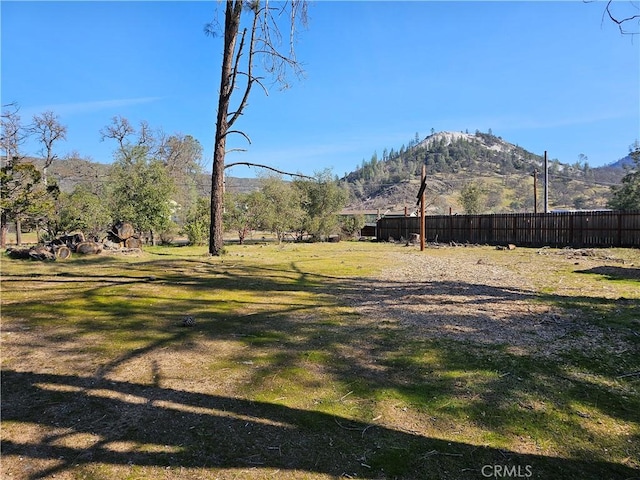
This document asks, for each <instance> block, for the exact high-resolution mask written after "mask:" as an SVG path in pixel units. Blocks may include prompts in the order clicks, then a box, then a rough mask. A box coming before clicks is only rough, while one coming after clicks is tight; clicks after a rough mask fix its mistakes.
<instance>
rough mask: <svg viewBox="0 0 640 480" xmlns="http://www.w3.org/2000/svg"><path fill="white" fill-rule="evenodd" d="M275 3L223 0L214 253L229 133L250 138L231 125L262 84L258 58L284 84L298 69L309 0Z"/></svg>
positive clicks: (218, 244)
mask: <svg viewBox="0 0 640 480" xmlns="http://www.w3.org/2000/svg"><path fill="white" fill-rule="evenodd" d="M274 4H275V2H272V3H270V2H269V0H252V1H244V0H228V1H226V2H224V5H225V14H224V35H223V36H224V41H223V54H222V68H221V75H220V92H219V96H218V112H217V118H216V134H215V144H214V154H213V168H212V174H211V212H210V213H211V223H210V235H209V253H210V254H212V255H220V254H221V253H222V248H223V246H224V240H223V229H224V227H223V211H224V169H225V156H226V153H227V151H226V148H227V147H226V145H227V136H228V135H229V134H230V133H239V134H240V135H242V136H243V137H245V138H246V139H247V141H249V137H248V136H247V135H246V134H245V133H243V132H241V131H239V130H233V129H232V127H233V125H234V124H235V123H236V121H237V120H238V119H239V118H240V116H241V115H242V113H243V111H244V109H245V107H246V105H247V100H248V98H249V94H250V93H251V89H252V87H253V86H254V85H256V84H258V85H260V86H262V88H263V89H264V85H263V84H262V83H261V80H262V79H263V77H261V76H259V74H258V73H257V72H256V61H257V60H258V58H261V59H262V61H263V63H262V67H263V68H262V70H263V72H264V73H265V74H267V75H270V76H272V77H274V78H275V80H276V81H277V82H279V83H281V85H283V86H286V73H287V72H288V71H289V70H290V69H293V70H294V71H295V72H300V65H299V63H298V62H297V60H296V58H295V53H294V49H293V45H294V41H293V40H294V37H295V32H296V26H297V24H298V22H299V21H302V22H305V21H306V1H303V0H289V1H288V2H278V3H277V4H276V5H275V6H274ZM243 13H246V14H247V17H248V18H249V22H248V24H247V26H246V27H245V28H242V29H241V20H242V18H243ZM283 13H285V14H287V15H286V18H287V23H288V27H289V29H288V31H289V42H288V46H289V49H288V52H283V51H282V50H281V48H280V44H281V43H282V35H281V28H280V26H279V25H280V24H279V22H278V21H279V19H281V18H283V17H285V15H283ZM215 27H216V24H215V22H212V23H210V24H208V25H207V26H206V27H205V32H206V33H209V34H214V35H215V34H216V28H215ZM241 84H242V86H241ZM236 91H237V92H238V95H239V97H238V98H239V100H238V103H237V106H236V107H235V108H234V109H233V110H231V97H232V95H233V94H234V92H236ZM265 91H266V90H265Z"/></svg>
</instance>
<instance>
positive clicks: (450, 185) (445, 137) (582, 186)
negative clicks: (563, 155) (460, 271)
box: [344, 131, 630, 214]
mask: <svg viewBox="0 0 640 480" xmlns="http://www.w3.org/2000/svg"><path fill="white" fill-rule="evenodd" d="M629 160H630V158H629ZM423 164H424V165H426V174H427V182H426V183H427V188H426V198H427V212H428V213H431V214H445V213H449V209H451V211H452V212H454V213H462V209H461V205H460V203H459V196H460V193H461V191H462V190H463V189H464V188H465V187H466V186H468V185H475V186H477V187H478V188H479V189H480V191H481V192H482V197H483V198H482V202H483V208H482V210H483V211H484V212H485V213H496V212H523V211H533V203H534V177H533V175H534V171H537V177H538V178H537V187H538V193H537V203H538V208H541V205H543V201H544V200H543V195H544V194H543V191H544V190H543V189H544V175H543V172H544V157H543V156H541V155H536V154H533V153H531V152H528V151H527V150H525V149H524V148H522V147H520V146H518V145H514V144H511V143H509V142H507V141H505V140H503V139H502V138H500V137H496V136H494V135H493V134H492V133H491V132H489V133H482V132H479V131H476V132H475V133H473V134H470V133H469V132H438V133H432V134H431V135H429V136H428V137H427V138H425V139H424V140H422V141H418V140H417V139H415V140H413V141H412V142H410V143H409V145H408V146H407V147H405V146H402V147H401V148H400V149H399V150H397V151H396V150H394V149H390V150H387V149H385V150H384V151H383V152H382V155H381V156H379V155H378V153H377V152H376V153H374V154H373V156H372V157H371V159H370V160H369V161H363V162H362V165H361V166H360V168H358V169H357V170H356V171H354V172H352V173H350V174H348V175H346V176H345V178H344V180H345V181H346V182H347V184H348V185H349V188H350V190H351V192H352V201H351V205H350V208H352V209H354V210H369V209H382V210H384V211H397V212H399V211H402V210H403V209H404V208H405V206H407V207H408V208H410V209H411V208H415V205H416V194H417V192H418V189H419V187H420V175H421V169H422V165H423ZM624 164H625V162H624V161H623V160H621V161H619V162H616V163H614V164H611V165H608V166H605V167H598V168H591V167H590V166H589V163H588V159H587V158H586V157H584V158H580V159H579V160H578V161H576V162H575V163H574V164H565V163H561V162H559V161H558V160H556V159H548V165H549V208H550V209H554V210H563V209H571V210H573V209H600V208H605V207H606V204H607V200H608V198H609V194H610V186H611V185H615V184H618V183H619V182H620V179H621V178H622V177H623V175H624V173H625V170H624V168H623V165H624Z"/></svg>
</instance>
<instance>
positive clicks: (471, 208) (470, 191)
mask: <svg viewBox="0 0 640 480" xmlns="http://www.w3.org/2000/svg"><path fill="white" fill-rule="evenodd" d="M485 193H486V192H485V189H484V188H483V187H482V185H481V184H480V183H479V182H469V183H467V184H465V185H464V186H463V187H462V190H461V191H460V196H459V200H460V203H461V204H462V208H463V209H464V212H465V213H466V214H467V215H475V214H478V213H481V212H482V211H483V210H484V204H485Z"/></svg>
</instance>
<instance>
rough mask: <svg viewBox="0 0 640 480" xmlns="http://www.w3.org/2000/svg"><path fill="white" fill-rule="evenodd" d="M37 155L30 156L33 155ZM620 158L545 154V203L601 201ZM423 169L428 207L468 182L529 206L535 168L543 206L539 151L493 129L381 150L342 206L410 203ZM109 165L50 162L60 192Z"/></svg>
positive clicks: (494, 198)
mask: <svg viewBox="0 0 640 480" xmlns="http://www.w3.org/2000/svg"><path fill="white" fill-rule="evenodd" d="M32 160H34V159H32ZM630 162H631V159H630V157H625V158H622V159H620V160H619V161H617V162H615V163H612V164H610V165H607V166H603V167H597V168H591V167H590V166H589V164H588V159H586V157H585V158H584V159H581V160H579V161H576V162H575V163H573V164H565V163H561V162H559V161H558V160H556V159H549V161H548V164H549V207H550V209H553V210H565V209H566V210H573V209H600V208H606V204H607V200H608V198H609V195H610V186H611V185H615V184H618V183H619V182H620V179H621V178H622V177H623V175H624V174H625V170H624V166H625V165H627V164H629V163H630ZM423 164H424V165H426V172H427V189H426V198H427V213H430V214H446V213H449V209H451V211H452V212H453V213H462V212H463V211H462V207H461V205H460V202H459V196H460V193H461V191H462V189H463V188H465V186H467V185H469V184H474V185H477V186H478V187H479V188H480V190H481V191H482V192H483V194H482V203H483V211H484V212H485V213H496V212H524V211H533V201H534V196H533V184H534V178H533V172H534V170H537V172H538V179H537V186H538V194H537V202H538V208H539V209H541V208H542V205H543V188H544V176H543V173H542V172H543V171H544V158H543V157H542V156H541V155H536V154H533V153H531V152H528V151H527V150H525V149H524V148H522V147H520V146H518V145H514V144H511V143H509V142H507V141H505V140H503V139H502V138H500V137H497V136H494V135H493V134H491V133H482V132H479V131H476V132H475V133H473V134H472V133H468V132H437V133H433V134H431V135H429V136H428V137H426V138H425V139H423V140H419V139H417V138H416V139H413V140H412V141H410V142H408V145H407V146H404V145H403V146H401V147H400V148H398V149H397V150H396V149H395V148H389V149H386V148H385V149H384V150H383V152H382V153H381V154H378V153H377V152H376V153H374V154H373V155H372V156H371V159H370V160H368V161H366V160H365V161H363V162H362V164H361V165H360V167H359V168H358V169H356V170H355V171H353V172H351V173H349V174H347V175H345V176H344V177H343V178H341V179H340V181H341V182H342V183H343V184H344V185H345V186H346V188H348V190H349V192H350V201H349V204H348V205H347V208H346V210H350V211H366V210H378V209H379V210H381V211H382V212H395V213H399V212H402V211H404V208H405V206H406V207H407V208H408V209H409V210H411V209H415V205H416V200H417V199H416V194H417V192H418V189H419V187H420V174H421V169H422V165H423ZM109 168H110V165H108V164H103V163H97V162H92V161H88V160H85V159H82V158H69V159H66V160H63V161H57V162H54V164H53V165H52V167H51V174H52V176H53V177H54V178H56V180H57V182H58V185H59V186H60V188H61V189H62V190H63V191H67V192H70V191H72V190H73V188H74V187H75V185H77V184H80V183H84V184H87V183H101V182H104V181H105V179H106V177H107V175H108V171H109ZM210 182H211V180H210V175H209V174H208V173H205V174H203V175H202V176H201V177H200V179H199V181H198V191H199V193H200V194H201V195H202V196H208V195H209V193H210V188H211V187H210ZM259 186H260V182H259V180H258V179H255V178H237V177H227V179H226V188H227V191H229V192H232V193H238V192H249V191H253V190H257V189H258V188H259Z"/></svg>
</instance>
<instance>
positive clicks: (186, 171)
mask: <svg viewBox="0 0 640 480" xmlns="http://www.w3.org/2000/svg"><path fill="white" fill-rule="evenodd" d="M158 159H159V160H160V161H162V163H163V164H164V167H165V168H166V170H167V172H168V173H169V176H170V177H171V178H172V179H173V183H174V184H175V193H174V200H175V201H176V202H177V203H178V205H179V212H180V214H179V215H178V216H179V217H180V221H181V223H183V222H184V221H185V220H186V215H187V213H188V212H189V211H190V210H191V208H192V207H193V206H195V204H196V202H197V200H198V183H199V182H198V180H199V177H200V175H201V174H202V170H203V167H202V145H200V142H198V140H196V139H195V138H194V137H192V136H191V135H182V134H175V135H171V136H169V137H168V138H166V140H164V141H162V142H161V144H160V146H159V149H158Z"/></svg>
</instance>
